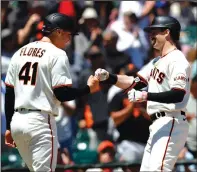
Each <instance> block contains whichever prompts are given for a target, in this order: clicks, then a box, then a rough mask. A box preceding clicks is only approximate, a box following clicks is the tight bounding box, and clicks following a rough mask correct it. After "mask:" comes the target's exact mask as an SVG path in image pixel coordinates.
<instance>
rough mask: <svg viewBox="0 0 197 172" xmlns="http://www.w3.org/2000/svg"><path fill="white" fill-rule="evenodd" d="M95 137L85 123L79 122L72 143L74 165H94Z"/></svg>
mask: <svg viewBox="0 0 197 172" xmlns="http://www.w3.org/2000/svg"><path fill="white" fill-rule="evenodd" d="M97 145H98V141H97V136H96V134H95V132H94V131H93V130H92V129H91V128H87V127H86V121H85V120H80V121H79V130H78V131H77V135H76V138H75V140H74V143H73V161H74V162H75V163H76V164H92V163H93V164H94V163H96V162H97V152H96V147H97Z"/></svg>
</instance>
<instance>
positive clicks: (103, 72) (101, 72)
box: [95, 68, 109, 81]
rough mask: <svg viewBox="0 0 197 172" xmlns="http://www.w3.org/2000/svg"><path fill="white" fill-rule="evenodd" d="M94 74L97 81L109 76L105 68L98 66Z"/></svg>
mask: <svg viewBox="0 0 197 172" xmlns="http://www.w3.org/2000/svg"><path fill="white" fill-rule="evenodd" d="M95 76H96V77H97V78H98V80H99V81H105V80H107V79H108V78H109V72H108V71H106V70H105V69H101V68H98V69H97V70H96V71H95Z"/></svg>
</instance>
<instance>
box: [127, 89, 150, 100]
mask: <svg viewBox="0 0 197 172" xmlns="http://www.w3.org/2000/svg"><path fill="white" fill-rule="evenodd" d="M147 95H148V93H147V92H146V91H137V90H135V89H132V90H130V91H129V92H128V99H129V101H130V102H144V101H146V100H147Z"/></svg>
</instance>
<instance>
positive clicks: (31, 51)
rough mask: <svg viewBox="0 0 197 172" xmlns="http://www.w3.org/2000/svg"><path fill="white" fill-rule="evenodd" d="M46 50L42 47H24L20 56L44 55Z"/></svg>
mask: <svg viewBox="0 0 197 172" xmlns="http://www.w3.org/2000/svg"><path fill="white" fill-rule="evenodd" d="M45 52H46V50H44V49H42V48H27V47H25V48H22V49H21V52H20V56H32V57H39V58H40V57H42V56H43V55H44V53H45Z"/></svg>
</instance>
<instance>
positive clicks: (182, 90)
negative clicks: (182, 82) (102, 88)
mask: <svg viewBox="0 0 197 172" xmlns="http://www.w3.org/2000/svg"><path fill="white" fill-rule="evenodd" d="M172 90H182V91H184V92H185V93H186V90H184V89H182V88H175V87H174V88H172Z"/></svg>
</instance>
